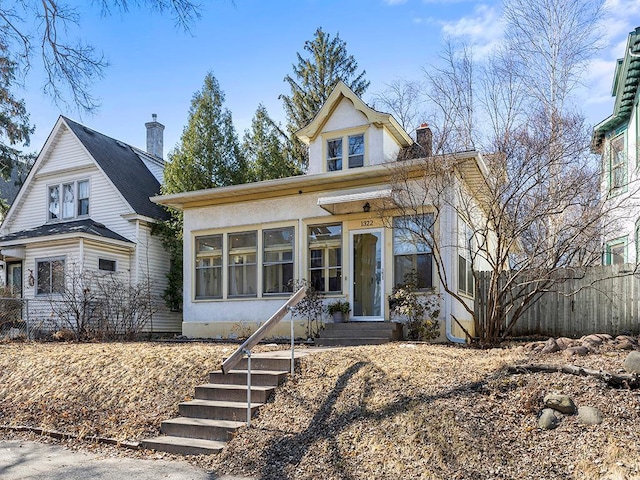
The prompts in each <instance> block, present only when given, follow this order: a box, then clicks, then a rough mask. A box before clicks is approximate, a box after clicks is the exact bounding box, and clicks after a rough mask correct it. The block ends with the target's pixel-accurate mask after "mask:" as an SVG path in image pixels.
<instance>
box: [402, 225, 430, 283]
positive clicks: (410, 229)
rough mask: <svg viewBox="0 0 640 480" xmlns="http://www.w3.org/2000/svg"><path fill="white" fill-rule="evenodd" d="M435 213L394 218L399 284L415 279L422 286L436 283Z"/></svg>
mask: <svg viewBox="0 0 640 480" xmlns="http://www.w3.org/2000/svg"><path fill="white" fill-rule="evenodd" d="M432 229H433V215H430V214H426V215H416V216H410V217H396V218H394V219H393V267H394V269H393V279H394V284H395V285H400V284H403V283H406V282H407V281H409V280H415V282H416V287H417V288H418V289H426V288H432V287H433V267H432V262H433V258H432V254H431V247H430V246H429V244H428V242H427V240H428V239H430V238H431V232H432Z"/></svg>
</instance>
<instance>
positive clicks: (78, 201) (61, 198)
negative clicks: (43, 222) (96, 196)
mask: <svg viewBox="0 0 640 480" xmlns="http://www.w3.org/2000/svg"><path fill="white" fill-rule="evenodd" d="M47 192H48V196H47V198H48V200H47V201H48V205H47V212H48V213H47V215H48V220H49V221H59V220H71V219H74V218H77V217H82V216H86V215H89V181H88V180H79V181H75V182H68V183H60V184H57V185H49V186H48V187H47Z"/></svg>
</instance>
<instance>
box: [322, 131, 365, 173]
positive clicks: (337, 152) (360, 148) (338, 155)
mask: <svg viewBox="0 0 640 480" xmlns="http://www.w3.org/2000/svg"><path fill="white" fill-rule="evenodd" d="M343 145H347V149H346V151H345V149H343V148H342V146H343ZM345 165H346V168H358V167H362V166H364V133H360V134H357V135H345V136H343V137H340V138H332V139H329V140H327V171H328V172H335V171H339V170H342V169H343V168H345V167H344V166H345Z"/></svg>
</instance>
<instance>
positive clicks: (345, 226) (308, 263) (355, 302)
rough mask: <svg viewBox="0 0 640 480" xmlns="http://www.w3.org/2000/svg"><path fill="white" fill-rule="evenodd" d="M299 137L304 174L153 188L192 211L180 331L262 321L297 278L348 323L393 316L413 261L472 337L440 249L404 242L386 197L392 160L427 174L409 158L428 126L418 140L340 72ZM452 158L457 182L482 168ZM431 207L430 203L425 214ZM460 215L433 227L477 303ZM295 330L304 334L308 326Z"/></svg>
mask: <svg viewBox="0 0 640 480" xmlns="http://www.w3.org/2000/svg"><path fill="white" fill-rule="evenodd" d="M297 135H298V137H299V138H300V139H301V140H302V141H303V142H305V143H306V144H307V145H308V147H309V168H308V172H307V173H306V174H305V175H301V176H297V177H290V178H284V179H279V180H269V181H263V182H257V183H251V184H244V185H236V186H229V187H222V188H215V189H207V190H200V191H194V192H187V193H179V194H172V195H164V196H158V197H155V198H152V200H153V201H155V202H157V203H159V204H162V205H168V206H172V207H175V208H178V209H181V210H182V211H183V212H184V314H183V324H182V331H183V334H184V335H186V336H189V337H221V338H225V337H228V336H230V335H233V334H234V332H235V333H238V330H239V329H244V328H246V327H247V326H248V327H251V328H252V329H255V328H257V326H259V325H260V324H261V323H262V322H264V321H265V320H267V319H268V318H269V316H270V315H271V314H272V313H273V312H275V311H276V310H277V309H278V308H279V307H280V306H281V305H282V304H283V303H284V302H285V300H286V298H288V297H289V295H290V292H291V287H290V281H291V280H300V279H306V280H308V281H310V282H311V283H312V284H313V285H314V286H315V288H316V289H317V290H320V291H321V292H323V293H324V294H325V295H326V298H327V299H329V300H332V299H344V300H346V301H348V302H349V303H350V306H351V316H350V318H351V320H352V321H369V322H371V321H374V322H378V321H379V322H382V321H389V320H390V312H389V306H388V297H389V295H390V294H391V292H392V288H393V287H394V285H396V284H398V283H402V282H403V279H404V277H405V274H406V273H408V272H410V271H414V272H415V273H417V275H418V280H419V286H420V287H421V289H422V290H423V291H424V292H425V293H426V294H439V295H440V301H441V305H440V306H441V309H440V311H441V316H440V319H441V320H442V321H441V324H442V336H441V339H444V338H445V336H446V337H447V338H449V339H450V340H453V341H464V338H463V332H462V330H461V329H460V328H459V327H458V326H457V325H455V324H454V322H453V321H452V315H455V317H456V318H457V319H458V320H459V321H461V323H462V324H463V325H465V327H466V328H467V329H468V330H470V331H473V328H472V325H471V323H470V321H471V318H470V316H469V315H468V313H467V312H466V311H464V309H463V308H462V305H460V303H459V302H456V301H454V300H453V298H452V297H451V296H450V295H447V294H446V292H444V289H443V288H442V285H441V284H440V283H439V280H438V278H439V277H438V275H437V274H436V272H435V268H434V265H433V262H432V252H431V251H430V250H429V249H428V248H426V246H425V245H422V244H419V242H418V243H416V242H410V241H407V238H408V237H410V235H408V232H407V226H406V224H405V223H404V222H403V219H402V217H400V216H399V213H398V212H397V211H396V212H394V211H393V209H391V210H390V209H389V206H388V205H389V202H390V200H392V197H393V195H394V192H393V187H392V184H391V172H390V169H389V166H390V165H392V164H394V162H396V161H399V160H398V159H399V158H401V159H405V158H406V159H407V160H402V161H404V162H407V163H406V165H407V166H409V167H411V166H413V167H414V168H413V170H412V171H413V173H414V174H415V175H418V176H419V175H420V174H421V172H422V170H421V168H420V163H419V160H415V159H414V160H411V158H415V157H416V156H417V157H420V156H422V157H425V156H429V155H431V144H430V142H431V137H430V131H429V130H428V128H422V129H420V130H419V131H418V138H419V140H420V142H421V143H422V144H419V143H417V142H414V141H413V140H412V139H411V137H410V136H409V135H408V134H407V132H405V130H404V129H403V128H402V127H401V126H400V125H399V124H398V122H397V121H396V120H395V119H394V118H393V116H391V115H389V114H385V113H381V112H377V111H375V110H373V109H371V108H370V107H368V106H367V105H366V104H365V103H364V102H363V101H362V100H361V99H360V98H358V96H356V95H355V94H354V93H353V92H352V91H351V90H350V89H349V88H348V87H347V86H346V85H345V84H344V83H342V82H340V83H338V85H337V86H336V88H335V90H334V91H333V92H332V93H331V95H330V96H329V98H328V100H327V102H326V103H325V104H324V106H323V107H322V109H321V110H320V112H319V113H318V114H317V115H316V117H315V118H314V120H313V121H312V122H311V123H310V124H309V125H308V126H306V127H305V128H303V129H302V130H300V131H299V132H298V133H297ZM411 152H413V153H414V155H411ZM449 157H451V158H455V161H456V162H457V165H458V168H460V169H463V170H464V171H465V173H466V174H465V175H464V176H461V177H460V178H461V180H460V183H459V184H458V185H455V186H452V188H454V189H460V190H464V189H465V188H466V186H467V185H466V183H465V182H477V181H478V180H482V179H483V178H484V177H483V175H484V174H485V173H484V172H485V171H486V170H485V166H484V163H483V160H482V158H481V157H480V155H479V154H478V153H476V152H464V153H459V154H456V155H454V156H449ZM410 170H411V168H410ZM462 178H464V179H462ZM431 211H432V210H431V208H430V205H424V212H423V213H424V215H430V214H431ZM394 213H395V214H394ZM460 225H461V223H460V222H459V219H458V218H457V215H456V213H455V211H454V209H449V210H447V211H446V212H444V213H443V214H442V215H441V216H440V217H439V219H438V221H437V222H436V225H435V231H436V232H437V235H439V236H440V237H441V238H442V239H443V242H442V245H443V246H445V247H444V248H443V257H444V264H445V266H446V269H447V271H448V274H449V278H450V279H452V281H454V282H457V284H458V291H459V292H464V293H463V295H464V296H465V298H466V301H468V302H469V304H473V301H474V299H473V288H472V286H471V285H472V280H471V281H470V280H469V278H468V269H467V268H466V264H465V265H462V267H463V268H459V266H460V265H459V262H464V259H466V258H468V255H465V254H464V253H461V252H463V251H465V250H466V249H467V248H468V243H467V242H465V240H462V242H461V244H459V241H458V239H459V238H460V237H459V235H458V231H459V230H460V228H459V226H460ZM459 272H462V273H461V275H462V276H463V277H464V278H458V275H459ZM470 282H471V283H470ZM288 328H289V327H288V326H287V324H286V322H285V324H283V325H282V329H281V330H280V332H279V333H280V334H282V335H288ZM296 328H298V332H297V333H298V334H300V335H302V334H303V332H304V329H303V328H302V325H301V324H297V325H296ZM243 331H244V330H243ZM276 334H277V333H276Z"/></svg>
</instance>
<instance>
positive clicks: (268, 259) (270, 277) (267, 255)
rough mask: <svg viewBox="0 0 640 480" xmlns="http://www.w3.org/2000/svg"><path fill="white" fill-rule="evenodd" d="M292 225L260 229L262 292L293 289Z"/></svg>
mask: <svg viewBox="0 0 640 480" xmlns="http://www.w3.org/2000/svg"><path fill="white" fill-rule="evenodd" d="M293 236H294V234H293V227H283V228H271V229H267V230H263V231H262V271H263V276H262V293H265V294H274V293H286V292H291V291H293Z"/></svg>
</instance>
